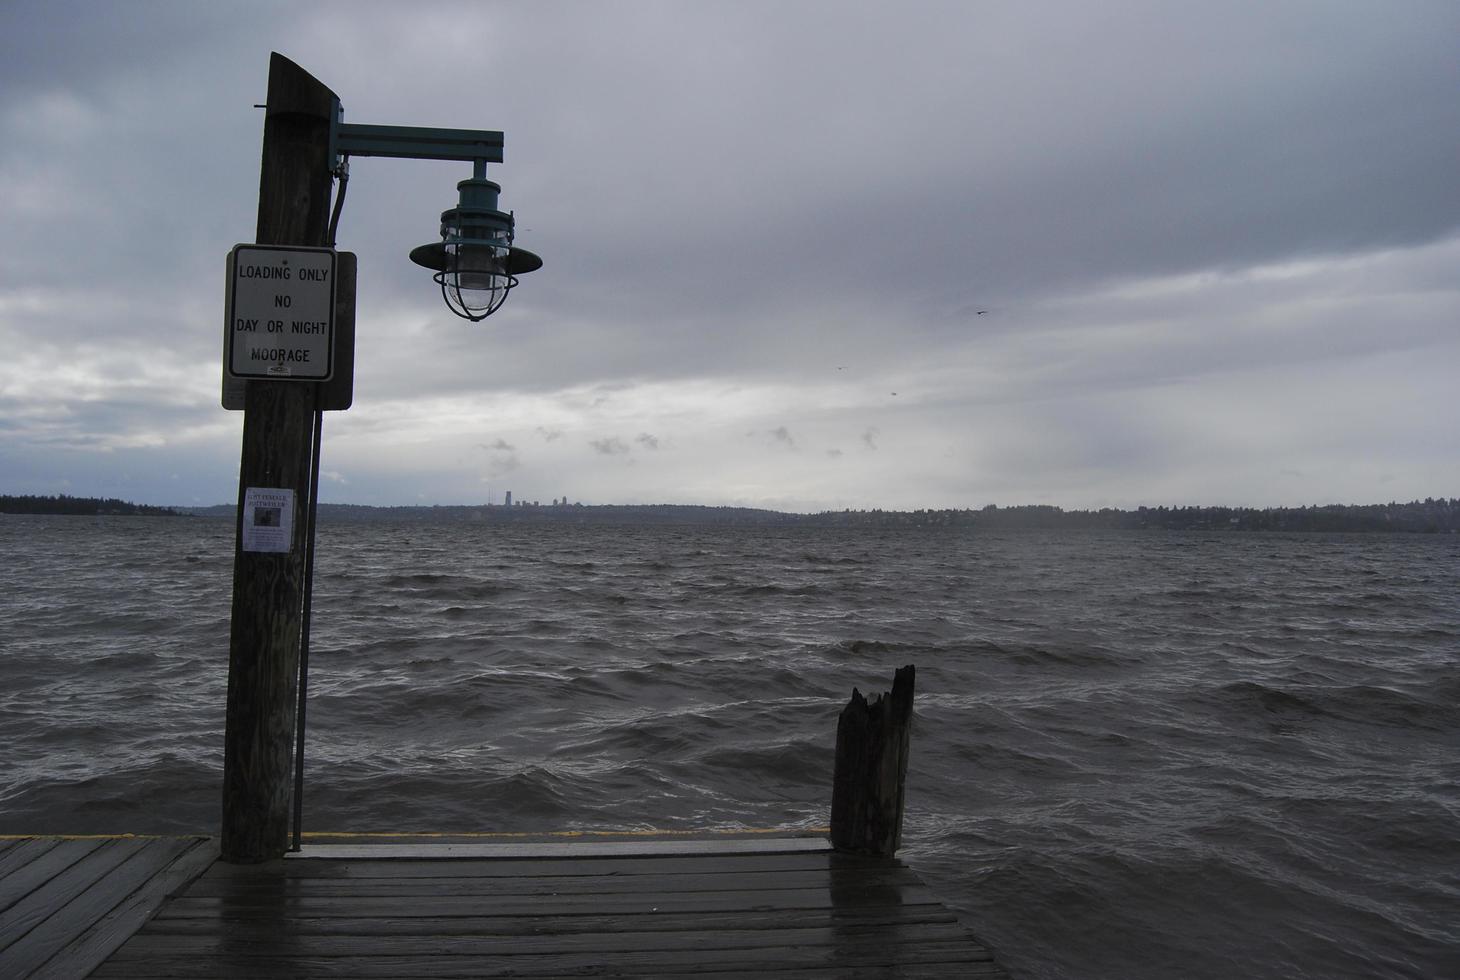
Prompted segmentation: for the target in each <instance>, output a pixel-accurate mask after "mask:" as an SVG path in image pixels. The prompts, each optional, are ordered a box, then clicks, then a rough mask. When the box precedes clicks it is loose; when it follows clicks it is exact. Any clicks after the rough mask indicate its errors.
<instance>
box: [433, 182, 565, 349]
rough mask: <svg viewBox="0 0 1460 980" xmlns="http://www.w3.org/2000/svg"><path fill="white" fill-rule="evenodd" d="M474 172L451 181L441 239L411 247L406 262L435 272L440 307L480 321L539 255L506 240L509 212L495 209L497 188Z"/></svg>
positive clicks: (536, 262)
mask: <svg viewBox="0 0 1460 980" xmlns="http://www.w3.org/2000/svg"><path fill="white" fill-rule="evenodd" d="M484 169H485V168H483V167H481V166H478V168H477V175H476V176H475V177H473V178H472V179H470V180H463V181H462V182H461V183H459V184H457V185H456V190H457V198H458V203H457V205H456V207H454V208H451V209H450V210H448V211H443V212H442V213H441V241H439V242H432V243H430V244H429V245H421V246H419V247H418V248H414V249H412V250H411V261H412V262H414V263H416V264H417V265H423V266H425V267H426V268H428V269H434V270H436V275H435V276H434V277H433V278H434V279H435V280H436V283H437V284H438V285H439V286H440V287H441V296H442V298H443V299H445V300H446V305H447V306H448V307H449V308H450V309H451V312H453V313H455V314H456V315H457V316H459V317H463V318H465V319H467V320H472V321H478V320H485V319H486V318H487V317H489V316H491V315H492V314H493V313H495V312H496V311H497V310H498V309H499V308H501V306H502V304H503V303H504V302H505V301H506V299H507V294H508V293H509V292H511V291H512V288H513V287H514V286H516V285H517V277H518V276H520V275H523V274H525V273H528V272H532V271H534V270H536V269H539V268H541V267H542V259H540V258H538V257H537V256H536V255H534V254H533V253H532V252H529V251H528V250H527V249H525V248H516V247H514V246H513V244H512V238H513V216H512V214H511V213H510V212H506V211H499V210H498V209H497V195H498V194H500V193H501V192H502V188H501V187H500V186H499V185H498V184H496V183H494V182H492V181H490V180H487V179H486V178H485V177H483V176H482V172H483V170H484Z"/></svg>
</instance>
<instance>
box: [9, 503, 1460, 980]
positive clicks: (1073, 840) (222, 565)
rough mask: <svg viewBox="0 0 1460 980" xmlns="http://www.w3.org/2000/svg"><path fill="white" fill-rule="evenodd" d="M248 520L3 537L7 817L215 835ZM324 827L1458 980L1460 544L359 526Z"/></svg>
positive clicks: (1036, 971)
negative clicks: (857, 887) (844, 723)
mask: <svg viewBox="0 0 1460 980" xmlns="http://www.w3.org/2000/svg"><path fill="white" fill-rule="evenodd" d="M232 549H233V543H232V525H231V523H229V522H220V521H207V520H168V519H141V518H133V519H127V518H98V519H90V518H14V517H10V518H0V556H3V561H0V751H3V756H0V832H8V833H17V832H40V833H59V832H106V833H117V832H138V833H141V832H181V831H203V832H215V831H216V827H217V823H218V801H219V782H220V773H221V754H222V728H223V705H224V694H225V687H226V672H227V659H228V654H227V649H228V614H229V590H230V588H231V574H232V571H231V570H232ZM319 552H320V557H319V568H318V572H317V580H316V590H315V624H314V633H313V669H312V671H311V680H310V684H311V700H310V714H309V719H310V720H309V741H308V745H309V763H308V769H307V771H308V785H307V795H306V799H307V803H306V826H307V828H308V829H312V830H341V829H349V830H383V831H392V830H396V831H398V830H448V831H449V830H459V831H468V830H469V831H483V830H533V831H538V830H552V829H571V828H662V829H699V828H709V827H715V828H730V827H754V828H760V827H770V826H794V827H810V826H818V825H822V824H824V823H825V821H826V814H827V808H828V803H829V798H830V789H829V783H830V771H831V764H832V745H833V738H834V732H835V724H836V713H837V711H838V710H839V709H840V707H841V705H842V704H843V703H844V702H845V700H846V698H847V696H848V695H849V693H850V691H851V688H852V687H853V686H854V685H855V686H859V687H861V688H862V689H863V690H864V691H866V690H869V689H871V690H878V691H880V690H884V689H886V688H887V687H888V686H889V685H890V682H891V676H892V671H893V669H894V668H895V667H897V666H900V665H901V664H904V663H915V664H917V667H918V694H917V708H916V726H915V731H914V736H913V752H912V764H911V774H910V789H909V800H908V814H907V827H906V831H905V835H906V843H905V846H904V851H903V853H902V856H903V857H904V859H905V860H906V861H907V862H908V863H909V864H911V865H912V866H913V867H914V868H915V869H917V870H918V871H919V872H920V873H921V874H922V875H923V876H924V877H925V878H926V879H927V880H929V881H930V883H931V884H933V886H934V887H935V889H936V890H937V891H938V892H939V893H940V895H941V896H942V897H943V898H944V899H945V900H946V901H947V902H948V903H949V904H950V905H952V906H953V907H955V908H956V909H958V910H959V911H960V913H961V914H962V915H963V917H964V919H965V921H966V922H967V923H968V924H969V925H970V926H971V928H973V929H974V931H975V932H976V933H977V934H979V936H980V937H981V938H982V939H983V940H985V941H986V942H988V943H990V944H991V945H993V946H994V947H995V948H996V950H997V951H998V954H999V956H1000V959H1001V960H1002V961H1003V962H1004V963H1005V965H1007V966H1008V967H1009V968H1010V969H1011V970H1012V971H1013V972H1014V973H1015V974H1016V975H1018V976H1023V977H1030V978H1097V977H1111V978H1117V977H1119V978H1168V977H1232V976H1257V977H1315V978H1318V977H1322V978H1329V977H1417V978H1418V977H1423V978H1437V977H1454V976H1460V788H1457V782H1460V752H1457V750H1460V706H1457V705H1460V590H1457V586H1460V540H1457V539H1456V538H1455V537H1453V536H1450V537H1426V536H1380V535H1360V536H1321V535H1311V536H1299V535H1275V534H1272V535H1269V534H1221V535H1210V534H1206V535H1204V534H1199V533H1194V534H1182V533H1162V532H1155V533H1086V534H1066V535H1060V536H1056V535H1042V534H1036V533H1026V534H1005V535H980V534H976V533H975V534H969V533H955V534H949V533H947V532H945V531H933V530H928V531H912V532H908V531H901V532H893V531H874V530H836V531H826V530H811V529H790V530H788V529H769V528H765V529H762V528H656V527H636V528H598V527H555V526H546V527H543V526H524V525H507V526H495V525H438V526H429V525H425V526H423V525H376V524H336V525H327V526H325V527H322V528H321V529H320V547H319Z"/></svg>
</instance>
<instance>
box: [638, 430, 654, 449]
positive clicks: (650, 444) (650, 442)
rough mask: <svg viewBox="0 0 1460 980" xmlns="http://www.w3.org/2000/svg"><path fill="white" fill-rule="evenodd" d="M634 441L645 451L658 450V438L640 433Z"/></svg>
mask: <svg viewBox="0 0 1460 980" xmlns="http://www.w3.org/2000/svg"><path fill="white" fill-rule="evenodd" d="M634 441H635V442H637V443H638V444H639V445H641V446H643V447H644V448H645V449H658V448H659V437H658V436H652V435H650V434H649V433H647V432H641V433H639V435H638V436H637V437H636V438H635V439H634Z"/></svg>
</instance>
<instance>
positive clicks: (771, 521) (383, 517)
mask: <svg viewBox="0 0 1460 980" xmlns="http://www.w3.org/2000/svg"><path fill="white" fill-rule="evenodd" d="M0 513H5V514H80V515H144V516H180V515H190V516H198V517H230V518H231V517H233V516H234V513H235V506H234V505H232V504H219V505H217V506H213V507H151V506H148V505H145V504H132V503H128V502H126V501H122V500H116V499H113V498H105V499H102V498H94V497H68V496H66V495H64V494H63V495H60V496H51V497H44V496H19V497H17V496H0ZM319 519H320V520H321V521H322V522H328V523H333V522H344V521H387V522H436V521H470V522H490V523H542V524H549V523H551V524H659V525H665V524H683V525H689V524H701V525H756V526H781V527H890V528H912V527H946V528H958V527H962V528H980V529H984V530H1091V529H1096V530H1101V529H1103V530H1138V529H1143V528H1157V529H1166V530H1207V531H1402V532H1419V533H1456V532H1457V531H1460V498H1449V499H1446V498H1443V497H1440V498H1435V497H1427V498H1425V499H1424V500H1413V501H1410V502H1408V503H1396V502H1390V503H1387V504H1357V505H1356V504H1326V505H1322V506H1316V507H1307V506H1304V507H1264V508H1254V507H1202V506H1191V507H1138V508H1136V509H1135V510H1121V509H1119V508H1114V507H1103V508H1101V509H1099V510H1064V509H1062V508H1060V507H1054V506H1050V505H1046V504H1033V505H1022V506H1015V507H999V506H996V505H994V504H989V505H988V506H986V507H982V508H979V509H971V508H964V509H942V510H912V511H896V510H839V511H822V512H820V513H815V514H788V513H784V512H781V511H774V510H761V509H757V508H752V507H708V506H698V505H693V504H639V505H632V504H610V505H596V506H587V505H583V504H566V503H564V504H553V505H548V506H543V505H530V506H518V507H500V506H490V505H445V506H443V505H436V506H406V507H369V506H363V505H358V504H320V505H319Z"/></svg>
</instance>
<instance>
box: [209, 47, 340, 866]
mask: <svg viewBox="0 0 1460 980" xmlns="http://www.w3.org/2000/svg"><path fill="white" fill-rule="evenodd" d="M268 92H269V94H268V106H267V109H266V112H265V116H264V141H263V161H262V166H261V173H260V178H259V211H258V229H257V242H258V243H259V244H261V245H303V246H313V247H318V246H323V245H325V244H326V238H327V236H328V233H329V204H330V186H331V173H330V169H331V166H332V160H331V149H330V125H331V123H332V122H333V121H334V116H335V106H336V99H335V95H334V93H333V92H331V91H330V90H329V89H328V88H326V87H325V86H324V85H322V84H321V83H320V82H318V81H317V80H315V79H314V78H313V77H312V76H311V75H309V74H308V73H307V72H305V71H304V70H303V69H302V68H300V67H299V66H298V65H296V64H294V63H293V62H292V61H290V60H289V59H287V58H284V57H282V56H281V55H278V54H275V55H273V56H272V58H271V59H270V62H269V89H268ZM318 387H319V386H318V385H317V384H315V383H311V382H308V381H298V380H294V381H260V380H251V381H249V382H248V388H247V391H246V393H245V396H244V422H243V451H242V457H241V460H240V463H239V473H238V509H239V514H238V527H237V532H236V533H237V539H236V544H235V550H234V556H233V617H232V627H231V631H230V635H229V644H228V714H227V721H226V727H225V733H224V749H223V823H222V840H221V842H220V843H221V850H222V857H223V860H225V861H231V862H235V863H258V862H261V861H267V860H270V859H272V858H277V857H282V856H283V854H284V851H285V849H286V848H287V846H288V831H289V792H290V779H289V775H290V764H291V759H292V746H293V739H294V711H295V698H296V696H297V680H298V665H299V639H300V628H301V616H302V610H303V603H304V556H305V549H306V533H307V529H306V525H307V522H306V521H305V520H303V519H299V517H298V515H296V518H295V519H294V521H293V523H292V531H293V537H292V541H291V543H290V548H289V550H288V551H287V552H283V551H280V552H261V551H245V550H244V546H243V545H244V540H243V539H244V524H243V521H244V514H243V509H244V499H245V495H246V493H247V491H248V489H249V488H251V487H254V488H258V487H267V488H275V489H292V490H293V492H294V501H295V503H296V507H297V506H298V505H300V504H302V503H303V502H304V501H306V500H308V499H309V470H310V451H311V442H312V438H313V417H314V410H315V407H316V389H317V388H318Z"/></svg>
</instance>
